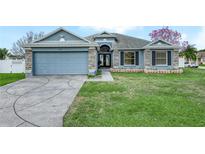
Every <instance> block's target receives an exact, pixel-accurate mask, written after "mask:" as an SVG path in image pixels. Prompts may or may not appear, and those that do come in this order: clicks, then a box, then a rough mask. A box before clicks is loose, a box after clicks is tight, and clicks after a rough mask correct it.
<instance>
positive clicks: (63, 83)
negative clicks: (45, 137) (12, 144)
mask: <svg viewBox="0 0 205 154" xmlns="http://www.w3.org/2000/svg"><path fill="white" fill-rule="evenodd" d="M85 80H86V76H83V75H69V76H67V75H66V76H42V77H32V78H27V79H24V80H20V81H17V82H15V83H11V84H8V85H5V86H3V87H0V126H8V127H29V126H31V127H35V126H36V127H40V126H43V127H47V126H48V127H49V126H53V127H58V126H63V116H64V114H65V113H66V111H67V110H68V107H69V106H70V105H71V103H72V102H73V99H74V98H75V96H76V94H77V93H78V91H79V90H80V88H81V86H82V85H83V83H84V81H85Z"/></svg>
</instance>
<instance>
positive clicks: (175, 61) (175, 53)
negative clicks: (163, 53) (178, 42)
mask: <svg viewBox="0 0 205 154" xmlns="http://www.w3.org/2000/svg"><path fill="white" fill-rule="evenodd" d="M172 66H173V67H174V68H178V67H179V51H178V50H174V51H173V52H172Z"/></svg>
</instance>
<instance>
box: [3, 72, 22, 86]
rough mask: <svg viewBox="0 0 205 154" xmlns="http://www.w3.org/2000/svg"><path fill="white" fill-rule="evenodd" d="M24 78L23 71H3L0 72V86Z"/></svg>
mask: <svg viewBox="0 0 205 154" xmlns="http://www.w3.org/2000/svg"><path fill="white" fill-rule="evenodd" d="M24 78H25V74H24V73H12V74H11V73H3V74H0V86H3V85H6V84H9V83H12V82H15V81H18V80H21V79H24Z"/></svg>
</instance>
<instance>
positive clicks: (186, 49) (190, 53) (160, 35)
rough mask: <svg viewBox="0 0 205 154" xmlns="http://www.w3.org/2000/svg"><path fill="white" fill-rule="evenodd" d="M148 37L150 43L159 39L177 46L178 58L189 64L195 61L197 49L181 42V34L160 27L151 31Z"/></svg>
mask: <svg viewBox="0 0 205 154" xmlns="http://www.w3.org/2000/svg"><path fill="white" fill-rule="evenodd" d="M149 36H150V37H151V40H152V41H157V40H159V39H161V40H164V41H167V42H169V43H171V44H173V45H177V46H179V47H180V48H181V50H180V53H179V56H181V57H184V58H186V59H187V61H189V63H191V61H192V60H193V61H196V58H197V56H196V55H197V49H196V48H195V47H194V45H190V44H189V42H188V41H183V40H182V36H181V33H179V32H177V31H174V30H172V29H169V27H162V28H161V29H157V30H153V31H152V32H151V33H150V34H149Z"/></svg>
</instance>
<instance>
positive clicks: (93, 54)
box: [88, 47, 98, 74]
mask: <svg viewBox="0 0 205 154" xmlns="http://www.w3.org/2000/svg"><path fill="white" fill-rule="evenodd" d="M97 67H98V66H97V50H96V48H95V47H89V49H88V71H89V74H93V73H95V72H96V70H97Z"/></svg>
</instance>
